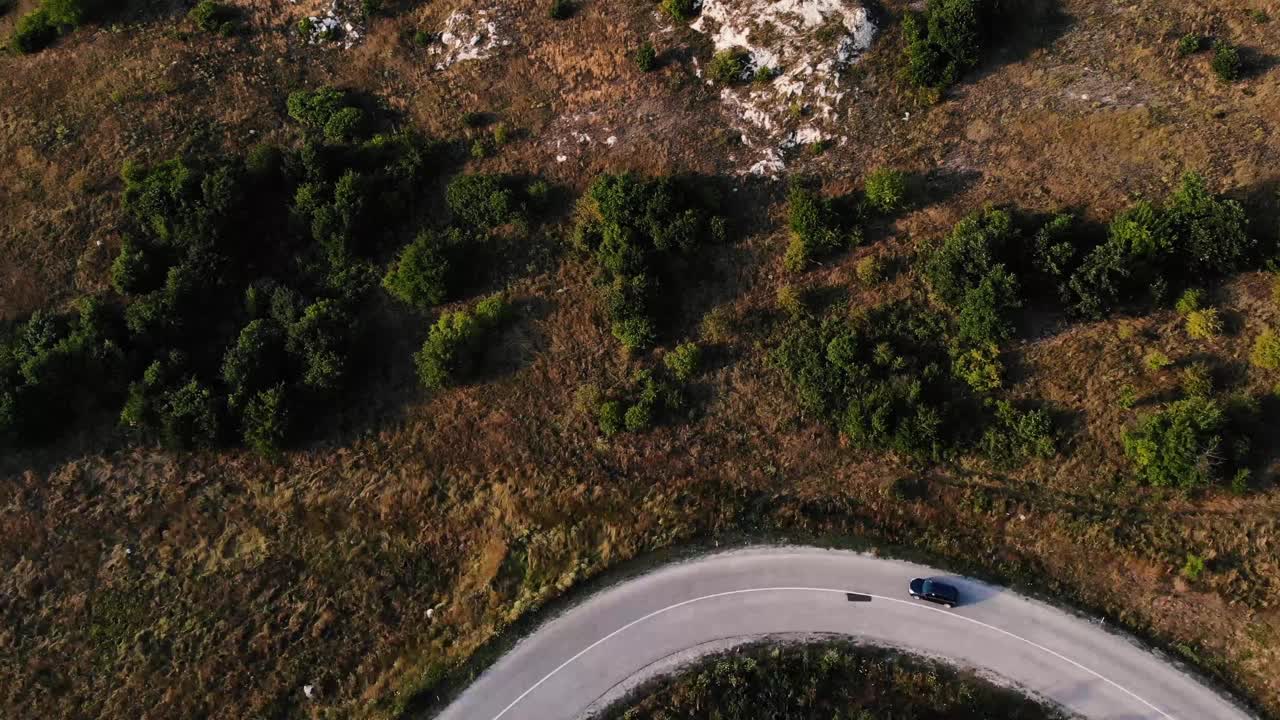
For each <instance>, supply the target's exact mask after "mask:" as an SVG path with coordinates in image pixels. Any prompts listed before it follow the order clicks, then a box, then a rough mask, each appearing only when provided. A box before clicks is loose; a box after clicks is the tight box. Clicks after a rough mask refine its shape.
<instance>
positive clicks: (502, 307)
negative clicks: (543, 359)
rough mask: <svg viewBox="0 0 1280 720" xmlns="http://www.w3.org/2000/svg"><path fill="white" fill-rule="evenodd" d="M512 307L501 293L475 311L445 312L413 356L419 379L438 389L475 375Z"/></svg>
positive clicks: (488, 299)
mask: <svg viewBox="0 0 1280 720" xmlns="http://www.w3.org/2000/svg"><path fill="white" fill-rule="evenodd" d="M510 313H511V306H510V304H509V303H508V301H507V299H506V297H505V296H503V295H502V294H501V293H499V294H497V295H490V296H489V297H487V298H485V299H483V300H481V301H480V302H478V303H476V305H475V307H474V308H473V309H472V310H455V311H452V312H446V313H444V314H442V315H441V316H440V319H439V320H437V321H436V323H435V324H434V325H432V326H431V331H430V333H429V334H428V335H427V339H426V341H425V342H424V343H423V344H422V348H421V349H419V350H418V352H417V353H415V354H414V356H413V359H414V363H415V365H416V366H417V368H418V380H419V381H420V382H421V383H422V386H423V387H425V388H427V389H428V390H439V389H441V388H444V387H448V386H450V385H454V384H457V383H459V382H463V381H465V380H467V379H468V378H471V377H473V376H474V374H475V372H476V369H477V367H478V366H479V365H480V360H481V356H482V355H483V352H484V350H485V340H486V338H487V335H488V334H489V333H490V332H492V331H493V330H494V329H495V328H497V327H498V326H499V325H501V324H502V323H503V322H504V321H506V319H507V318H508V317H509V315H510Z"/></svg>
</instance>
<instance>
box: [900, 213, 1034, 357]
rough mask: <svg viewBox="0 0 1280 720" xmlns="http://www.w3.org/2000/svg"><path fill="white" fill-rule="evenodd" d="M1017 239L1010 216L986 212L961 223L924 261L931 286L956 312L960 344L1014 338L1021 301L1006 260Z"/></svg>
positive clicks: (993, 341)
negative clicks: (1017, 311)
mask: <svg viewBox="0 0 1280 720" xmlns="http://www.w3.org/2000/svg"><path fill="white" fill-rule="evenodd" d="M1019 238H1020V235H1019V233H1018V230H1017V228H1015V227H1014V225H1013V219H1012V218H1011V217H1010V216H1009V214H1008V213H1006V212H1004V211H1002V210H994V209H988V210H984V211H982V212H981V213H976V214H973V215H970V216H968V217H966V218H964V219H963V220H961V221H960V222H959V223H957V224H956V226H955V228H953V229H952V231H951V234H950V235H948V236H947V237H945V238H943V240H942V242H941V243H940V244H939V245H938V246H937V247H936V248H935V249H934V250H933V252H931V253H930V254H929V256H928V258H927V259H926V261H925V266H924V274H925V278H926V279H927V280H928V282H929V288H930V290H932V291H933V293H934V295H935V296H937V298H938V299H939V300H940V301H941V302H942V304H944V305H946V306H947V307H948V308H950V309H951V310H952V311H953V312H954V313H955V315H956V320H957V326H958V330H959V332H958V337H959V339H960V340H961V341H963V342H968V343H978V344H987V343H995V344H998V343H1001V342H1003V341H1005V340H1007V339H1009V338H1010V337H1011V336H1012V335H1013V325H1012V322H1011V317H1012V314H1013V312H1014V311H1015V310H1017V309H1018V308H1019V307H1021V306H1022V300H1021V296H1020V290H1019V285H1018V280H1017V278H1016V277H1015V276H1014V274H1013V273H1012V272H1011V271H1010V270H1009V268H1008V267H1007V266H1006V264H1005V260H1004V259H1005V258H1006V257H1007V256H1008V255H1009V254H1010V252H1011V251H1012V250H1013V249H1015V248H1016V247H1017V245H1018V244H1019Z"/></svg>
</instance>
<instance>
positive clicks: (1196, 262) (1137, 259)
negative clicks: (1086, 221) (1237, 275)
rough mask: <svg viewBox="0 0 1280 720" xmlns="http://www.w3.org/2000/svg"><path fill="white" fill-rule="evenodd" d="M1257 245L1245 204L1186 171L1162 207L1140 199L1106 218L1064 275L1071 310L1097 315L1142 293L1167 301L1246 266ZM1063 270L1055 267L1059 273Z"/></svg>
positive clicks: (1133, 299) (1134, 298)
mask: <svg viewBox="0 0 1280 720" xmlns="http://www.w3.org/2000/svg"><path fill="white" fill-rule="evenodd" d="M1255 250H1256V242H1255V241H1254V239H1253V238H1252V237H1250V235H1249V232H1248V219H1247V218H1246V217H1245V212H1244V208H1243V207H1241V206H1240V204H1239V203H1237V202H1235V201H1234V200H1228V199H1224V198H1221V197H1219V196H1217V195H1214V194H1213V193H1211V192H1210V191H1209V189H1208V187H1207V186H1206V184H1205V181H1204V178H1202V177H1201V176H1199V175H1196V174H1194V173H1189V174H1187V175H1186V176H1184V177H1183V179H1182V184H1181V186H1180V187H1179V188H1178V189H1177V190H1176V191H1175V192H1174V193H1173V194H1172V195H1171V196H1170V197H1169V198H1168V199H1167V200H1166V201H1165V202H1164V203H1163V204H1155V203H1151V202H1147V201H1140V202H1138V203H1136V204H1135V205H1133V206H1132V207H1130V208H1129V209H1128V210H1126V211H1124V212H1122V213H1120V214H1119V215H1118V216H1117V217H1116V218H1115V219H1114V220H1112V222H1111V224H1110V226H1109V228H1108V232H1107V239H1106V241H1105V242H1103V243H1102V244H1100V245H1098V246H1097V247H1095V248H1093V249H1092V250H1091V251H1090V252H1089V253H1088V254H1087V255H1085V256H1084V257H1083V259H1082V260H1081V261H1080V263H1079V265H1078V266H1077V267H1075V268H1074V270H1072V271H1071V272H1070V275H1069V279H1068V281H1067V294H1068V296H1069V300H1070V302H1071V304H1072V309H1073V311H1074V312H1075V313H1077V314H1079V315H1081V316H1084V317H1089V318H1099V317H1103V316H1104V315H1107V314H1108V313H1110V312H1111V311H1112V310H1113V309H1114V308H1115V307H1116V306H1117V305H1118V304H1120V303H1124V302H1132V301H1135V300H1138V299H1140V298H1142V297H1143V296H1147V297H1149V298H1150V299H1152V300H1155V301H1162V300H1163V301H1166V302H1167V298H1168V297H1170V296H1171V295H1172V294H1174V293H1176V292H1177V291H1178V290H1180V289H1182V288H1185V287H1187V286H1189V285H1192V284H1195V283H1200V282H1203V281H1204V280H1205V279H1206V278H1214V277H1221V276H1223V275H1226V274H1228V273H1231V272H1235V271H1238V270H1240V269H1242V268H1244V267H1245V266H1246V264H1247V263H1248V262H1249V261H1251V260H1253V259H1254V255H1255ZM1066 269H1067V268H1066V267H1060V268H1058V274H1059V277H1061V276H1063V275H1065V274H1066Z"/></svg>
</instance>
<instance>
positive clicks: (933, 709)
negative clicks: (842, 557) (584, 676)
mask: <svg viewBox="0 0 1280 720" xmlns="http://www.w3.org/2000/svg"><path fill="white" fill-rule="evenodd" d="M604 717H605V718H606V720H665V719H666V718H686V719H687V720H695V719H696V718H707V719H708V720H713V719H714V720H765V719H766V718H767V719H768V720H817V719H818V718H823V719H825V718H851V719H853V720H872V719H873V718H893V719H894V720H915V719H916V718H920V719H923V718H930V719H931V720H985V719H986V718H1004V719H1006V720H1058V719H1059V718H1066V717H1067V715H1065V714H1064V713H1063V712H1061V711H1060V710H1058V709H1057V708H1055V707H1053V706H1050V705H1048V704H1045V703H1042V702H1040V701H1038V700H1036V699H1033V698H1031V697H1028V696H1025V695H1021V694H1019V693H1018V692H1016V691H1014V690H1011V689H1009V688H1004V687H999V686H997V685H994V684H992V683H991V682H990V681H988V680H985V679H982V678H980V677H978V676H976V675H974V674H972V673H968V672H963V671H960V670H957V669H956V668H953V667H951V666H948V665H946V664H943V663H940V662H937V661H935V660H928V659H925V658H922V657H918V656H914V655H907V654H903V653H899V652H895V651H891V650H884V649H880V648H872V647H862V646H858V645H854V644H851V643H848V642H844V641H837V640H831V641H826V642H818V643H813V644H806V645H784V646H780V647H779V646H773V645H769V644H758V645H750V646H747V647H745V648H740V649H737V650H733V651H730V652H726V653H724V654H721V655H716V656H712V657H709V658H706V659H704V660H702V661H700V662H698V663H697V664H696V665H695V666H694V667H692V668H689V669H687V670H684V671H682V672H680V673H678V674H676V675H674V676H671V677H667V678H662V679H660V680H656V681H654V682H652V683H650V684H648V685H645V686H643V687H641V688H640V689H638V690H637V691H635V692H634V693H633V694H632V695H631V696H630V697H629V698H627V699H625V700H623V701H621V702H619V703H617V704H616V705H614V706H613V707H612V708H610V709H609V711H608V712H607V713H606V714H605V715H604Z"/></svg>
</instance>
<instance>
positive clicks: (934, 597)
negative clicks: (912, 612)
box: [911, 578, 960, 607]
mask: <svg viewBox="0 0 1280 720" xmlns="http://www.w3.org/2000/svg"><path fill="white" fill-rule="evenodd" d="M911 597H913V598H920V599H921V600H928V601H929V602H935V603H938V604H939V605H946V606H947V607H955V606H956V605H959V604H960V591H959V590H956V589H955V587H953V586H951V585H948V584H946V583H944V582H938V581H937V580H930V579H928V578H916V579H914V580H912V581H911Z"/></svg>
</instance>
